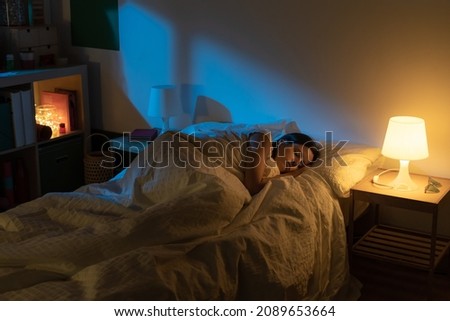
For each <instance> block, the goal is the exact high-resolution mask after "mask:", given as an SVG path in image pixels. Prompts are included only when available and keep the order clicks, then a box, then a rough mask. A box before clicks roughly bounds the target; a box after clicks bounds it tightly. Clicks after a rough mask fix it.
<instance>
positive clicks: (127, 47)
mask: <svg viewBox="0 0 450 321" xmlns="http://www.w3.org/2000/svg"><path fill="white" fill-rule="evenodd" d="M120 19H121V23H120V27H121V30H120V36H121V37H120V43H121V51H120V54H121V60H122V64H123V75H124V77H123V81H124V82H125V83H124V84H123V85H122V86H123V87H124V89H125V91H126V95H127V96H128V99H129V100H130V102H131V103H132V105H134V106H135V108H137V109H138V110H139V112H140V114H141V115H142V117H144V118H147V107H148V98H149V94H150V87H151V86H152V85H160V84H167V83H172V82H173V75H174V70H173V68H174V66H175V63H174V42H175V39H174V37H175V36H174V32H173V27H172V26H171V24H170V23H169V22H168V21H167V20H165V19H163V18H162V17H160V16H158V15H157V14H155V13H153V12H149V11H148V10H147V9H145V8H140V7H138V6H136V5H133V4H124V5H123V6H122V7H121V8H120ZM156 121H159V120H156Z"/></svg>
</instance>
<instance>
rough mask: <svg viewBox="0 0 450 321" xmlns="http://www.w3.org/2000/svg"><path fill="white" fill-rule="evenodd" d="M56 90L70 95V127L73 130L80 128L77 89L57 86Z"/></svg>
mask: <svg viewBox="0 0 450 321" xmlns="http://www.w3.org/2000/svg"><path fill="white" fill-rule="evenodd" d="M55 92H56V93H60V94H66V95H68V98H69V118H70V119H69V123H70V128H71V129H72V130H76V129H80V128H79V124H78V108H77V103H78V102H77V91H76V90H71V89H65V88H55Z"/></svg>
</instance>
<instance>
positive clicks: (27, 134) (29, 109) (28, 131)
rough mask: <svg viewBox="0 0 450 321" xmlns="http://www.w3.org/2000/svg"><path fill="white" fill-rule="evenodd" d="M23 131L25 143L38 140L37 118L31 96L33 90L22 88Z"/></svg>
mask: <svg viewBox="0 0 450 321" xmlns="http://www.w3.org/2000/svg"><path fill="white" fill-rule="evenodd" d="M20 97H21V100H22V105H21V106H22V117H23V119H22V120H23V132H24V138H25V145H28V144H33V143H35V142H36V125H35V124H36V120H35V118H34V103H33V98H32V97H31V90H29V89H28V90H21V91H20Z"/></svg>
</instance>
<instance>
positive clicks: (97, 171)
mask: <svg viewBox="0 0 450 321" xmlns="http://www.w3.org/2000/svg"><path fill="white" fill-rule="evenodd" d="M102 161H106V162H108V157H107V156H105V155H103V154H102V153H101V152H91V153H89V154H86V155H85V156H84V183H85V184H91V183H103V182H106V181H107V180H109V179H111V178H112V177H113V176H114V169H113V168H107V167H105V166H102Z"/></svg>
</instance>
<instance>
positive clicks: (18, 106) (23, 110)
mask: <svg viewBox="0 0 450 321" xmlns="http://www.w3.org/2000/svg"><path fill="white" fill-rule="evenodd" d="M1 97H2V101H3V103H2V107H3V108H2V111H1V113H2V117H1V125H2V129H1V130H0V131H1V132H3V131H9V130H10V129H9V127H10V126H9V124H10V123H12V135H13V146H12V147H21V146H24V145H29V144H33V143H34V142H36V129H35V120H34V105H33V99H32V95H31V90H30V89H11V90H6V91H3V92H2V93H1ZM7 105H9V108H8V106H7ZM7 109H9V116H8V115H7V114H8V111H7ZM2 136H3V135H2ZM0 139H1V138H0ZM2 146H3V144H0V150H3V147H2Z"/></svg>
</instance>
